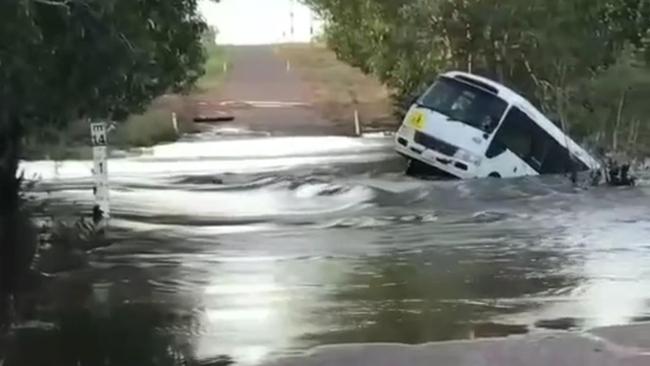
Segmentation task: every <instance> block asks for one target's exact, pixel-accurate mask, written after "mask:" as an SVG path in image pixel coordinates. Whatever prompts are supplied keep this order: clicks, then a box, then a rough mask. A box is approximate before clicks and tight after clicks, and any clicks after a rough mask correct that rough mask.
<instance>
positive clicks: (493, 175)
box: [488, 172, 501, 179]
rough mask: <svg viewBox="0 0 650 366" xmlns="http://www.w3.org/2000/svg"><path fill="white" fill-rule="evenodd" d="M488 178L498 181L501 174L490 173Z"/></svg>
mask: <svg viewBox="0 0 650 366" xmlns="http://www.w3.org/2000/svg"><path fill="white" fill-rule="evenodd" d="M488 177H490V178H497V179H498V178H501V174H499V173H497V172H492V173H490V174H489V175H488Z"/></svg>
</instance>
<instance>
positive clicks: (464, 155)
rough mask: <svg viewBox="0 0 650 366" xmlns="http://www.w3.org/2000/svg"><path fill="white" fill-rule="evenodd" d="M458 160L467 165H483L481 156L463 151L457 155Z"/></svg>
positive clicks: (459, 151) (460, 150)
mask: <svg viewBox="0 0 650 366" xmlns="http://www.w3.org/2000/svg"><path fill="white" fill-rule="evenodd" d="M456 158H458V159H460V160H462V161H464V162H466V163H470V164H474V165H476V166H479V165H481V161H483V159H482V158H481V157H480V156H478V155H476V154H474V153H471V152H469V151H467V150H463V149H459V150H458V152H457V153H456Z"/></svg>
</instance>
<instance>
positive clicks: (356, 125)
mask: <svg viewBox="0 0 650 366" xmlns="http://www.w3.org/2000/svg"><path fill="white" fill-rule="evenodd" d="M354 135H355V136H357V137H358V136H361V121H359V110H358V109H355V110H354Z"/></svg>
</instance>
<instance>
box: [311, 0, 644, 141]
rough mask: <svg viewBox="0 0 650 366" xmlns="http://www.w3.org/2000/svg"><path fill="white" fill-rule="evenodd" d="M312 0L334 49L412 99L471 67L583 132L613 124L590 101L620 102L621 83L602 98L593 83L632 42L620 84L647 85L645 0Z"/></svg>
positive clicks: (635, 131) (640, 90) (640, 88)
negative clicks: (448, 74) (444, 76)
mask: <svg viewBox="0 0 650 366" xmlns="http://www.w3.org/2000/svg"><path fill="white" fill-rule="evenodd" d="M305 2H306V3H307V4H309V5H310V6H312V7H313V8H314V9H315V10H316V11H318V12H319V13H320V15H321V17H323V19H325V20H326V22H327V25H326V27H325V32H326V39H327V42H328V45H329V46H330V47H331V48H332V49H334V50H335V51H336V52H337V55H339V57H340V58H342V59H343V60H345V61H347V62H349V63H351V64H352V65H355V66H359V67H361V69H362V70H364V71H365V72H368V73H372V74H374V75H376V76H377V77H378V78H380V80H382V81H383V82H384V83H386V84H387V85H388V86H390V87H392V88H393V90H394V91H395V97H396V99H397V100H398V101H405V102H406V103H407V104H408V102H409V100H410V99H411V98H412V97H413V95H414V94H419V93H420V92H421V91H422V89H423V88H424V87H425V86H426V85H428V84H429V83H430V82H431V81H432V80H433V79H434V78H435V77H436V76H437V75H438V74H439V73H441V72H444V71H447V70H450V69H455V70H464V71H469V72H472V73H475V74H479V75H483V76H487V77H489V78H492V79H495V80H498V81H500V82H502V83H504V84H506V85H508V86H510V87H512V88H513V89H515V90H517V91H519V92H520V93H522V94H523V95H525V96H526V97H528V98H529V99H530V100H531V101H533V102H534V103H535V104H537V105H538V106H539V107H540V108H541V109H543V110H544V112H546V113H547V114H549V115H550V116H551V117H552V119H554V120H556V121H557V122H558V123H559V124H560V125H561V126H562V127H563V128H565V129H567V130H571V131H573V132H579V133H581V136H580V137H586V136H589V135H593V134H594V133H600V132H603V131H599V129H610V127H607V126H611V124H603V123H600V122H599V123H593V122H594V120H595V119H594V109H593V108H592V107H591V106H593V105H597V104H599V107H603V106H606V108H604V110H608V111H609V110H618V109H620V108H619V106H620V105H621V103H620V101H621V94H620V93H619V97H615V98H609V99H608V98H604V97H605V96H609V94H608V93H609V92H608V91H607V90H608V88H603V87H600V88H598V87H595V86H596V85H601V86H602V83H598V82H596V81H597V80H600V79H602V77H601V76H603V75H605V76H606V75H608V74H611V73H610V69H611V68H612V67H614V66H616V65H617V64H619V66H620V63H621V62H622V58H624V57H625V52H626V50H628V49H629V50H632V52H633V53H634V54H635V56H634V58H635V60H636V63H635V66H634V67H633V68H628V69H627V70H628V71H629V72H630V73H632V75H634V76H630V74H629V73H628V74H626V78H624V79H622V80H620V82H619V83H617V84H618V85H619V86H620V84H621V83H625V84H626V85H625V86H624V87H623V89H626V88H628V87H632V85H634V86H633V89H634V95H645V93H646V92H648V91H650V89H648V88H650V86H648V85H647V84H646V83H639V82H635V81H634V80H635V79H637V80H645V76H644V74H646V73H647V72H648V70H650V67H649V65H648V62H649V61H650V47H648V42H650V37H648V36H649V35H650V32H649V30H650V2H649V1H648V0H529V1H520V0H462V1H458V0H412V1H392V0H345V1H344V0H305ZM590 86H591V87H594V88H592V89H589V87H590ZM609 89H611V88H609ZM600 91H602V93H604V94H602V95H599V94H598V93H599V92H600ZM626 96H627V97H626V98H625V99H626V103H623V106H624V107H625V106H628V107H625V108H623V109H621V111H622V112H624V113H622V114H621V113H619V115H618V117H619V118H618V119H617V120H618V123H617V124H615V125H614V126H618V128H623V129H626V123H627V122H628V119H626V118H624V117H625V116H627V113H630V108H631V106H630V105H629V104H627V102H630V98H629V97H631V94H630V93H626ZM596 101H598V102H596ZM602 103H605V104H604V105H603V104H602ZM598 109H599V110H603V108H598ZM597 117H598V118H601V117H602V114H600V115H598V116H597ZM598 118H596V119H598ZM614 118H615V117H614ZM643 119H647V118H646V117H642V116H639V117H635V118H630V119H629V121H630V122H629V123H631V124H633V126H632V125H631V126H629V127H630V128H627V129H629V131H626V132H627V135H628V137H629V136H637V137H634V138H633V137H629V138H628V141H630V140H635V139H637V138H638V136H639V135H640V133H639V128H641V127H640V126H641V125H644V124H641V123H640V122H639V121H641V120H643ZM631 121H636V122H631ZM636 126H639V127H636ZM614 128H616V127H614ZM607 134H611V132H607ZM610 140H612V139H610ZM612 141H614V140H612ZM612 144H613V145H618V144H617V143H612Z"/></svg>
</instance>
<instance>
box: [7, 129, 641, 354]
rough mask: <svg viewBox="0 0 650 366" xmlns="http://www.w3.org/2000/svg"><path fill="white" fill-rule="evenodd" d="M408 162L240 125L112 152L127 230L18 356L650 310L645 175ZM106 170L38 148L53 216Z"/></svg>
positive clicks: (66, 291)
mask: <svg viewBox="0 0 650 366" xmlns="http://www.w3.org/2000/svg"><path fill="white" fill-rule="evenodd" d="M403 164H404V162H403V161H402V160H401V158H399V157H397V156H395V154H394V153H393V152H392V149H391V141H390V139H389V138H384V137H373V138H361V139H353V138H345V137H300V138H267V137H250V136H237V135H236V134H235V135H233V136H230V137H228V136H226V137H222V138H221V139H220V140H214V139H209V138H206V139H204V140H199V141H187V142H181V143H176V144H171V145H166V146H159V147H156V148H154V149H153V150H152V151H150V152H149V153H148V154H145V155H143V156H140V157H130V158H123V159H114V160H112V161H111V162H110V166H109V169H110V174H111V184H112V188H113V190H112V192H111V200H112V208H113V219H112V221H111V232H110V235H111V237H112V239H113V241H114V244H113V245H112V246H110V247H107V248H103V249H100V250H97V251H95V252H94V253H93V254H92V256H91V258H92V260H91V264H90V266H89V268H86V269H84V270H78V271H71V272H69V273H64V274H62V275H60V276H58V277H57V278H56V279H55V280H53V281H52V282H51V283H50V284H49V285H48V286H46V288H45V289H44V290H43V291H42V294H40V296H41V297H43V298H44V299H46V300H44V301H42V303H43V304H44V305H41V306H39V307H38V308H37V309H35V310H34V312H33V314H32V315H33V317H34V318H36V319H39V321H36V322H34V321H32V322H29V323H23V324H20V325H18V326H17V328H16V330H15V337H14V339H13V341H12V343H11V344H10V345H9V346H8V347H7V349H6V350H4V351H5V355H6V356H5V363H4V365H5V366H9V365H10V366H14V365H58V366H60V365H75V366H76V365H84V366H86V365H87V366H91V365H173V364H214V365H216V364H222V363H224V362H221V361H224V360H227V359H232V360H234V361H235V362H237V364H242V365H253V364H258V363H260V362H263V361H265V360H268V359H271V358H273V357H276V356H278V355H286V354H290V353H295V352H301V351H304V350H306V349H309V348H310V347H313V346H316V345H323V344H333V343H349V342H403V343H420V342H427V341H439V340H450V339H466V338H472V337H492V336H502V335H508V334H518V333H525V332H543V331H545V330H547V329H549V328H550V329H584V328H589V327H594V326H602V325H613V324H627V323H630V322H635V321H638V320H641V319H644V318H647V317H648V316H650V306H649V305H648V304H650V301H649V300H650V240H649V239H648V238H650V206H649V205H648V193H649V192H650V188H648V186H647V185H645V183H644V182H643V181H642V182H641V184H640V185H639V186H638V187H636V188H625V189H611V188H592V189H588V190H587V189H581V188H576V187H573V186H571V184H570V183H569V182H568V181H567V180H566V179H565V178H562V177H547V178H527V179H518V180H477V181H464V182H449V181H447V182H443V181H439V182H435V181H419V180H416V179H412V178H407V177H405V176H403V174H402V173H401V172H402V170H403V168H404V166H403ZM90 166H91V164H90V163H89V162H85V161H66V162H64V163H61V164H56V165H55V164H54V163H51V162H32V163H26V164H24V168H25V169H26V173H27V176H32V175H33V174H38V175H40V178H41V181H40V183H39V185H38V186H37V191H38V195H39V196H40V197H41V199H42V200H46V201H47V202H48V203H49V209H50V210H52V211H53V212H57V211H59V212H62V211H63V212H66V211H67V212H69V211H71V210H78V209H79V208H80V207H84V208H88V207H89V206H90V204H91V190H90V178H89V171H90ZM225 356H227V357H225ZM220 357H221V358H220ZM183 362H185V363H183Z"/></svg>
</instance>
